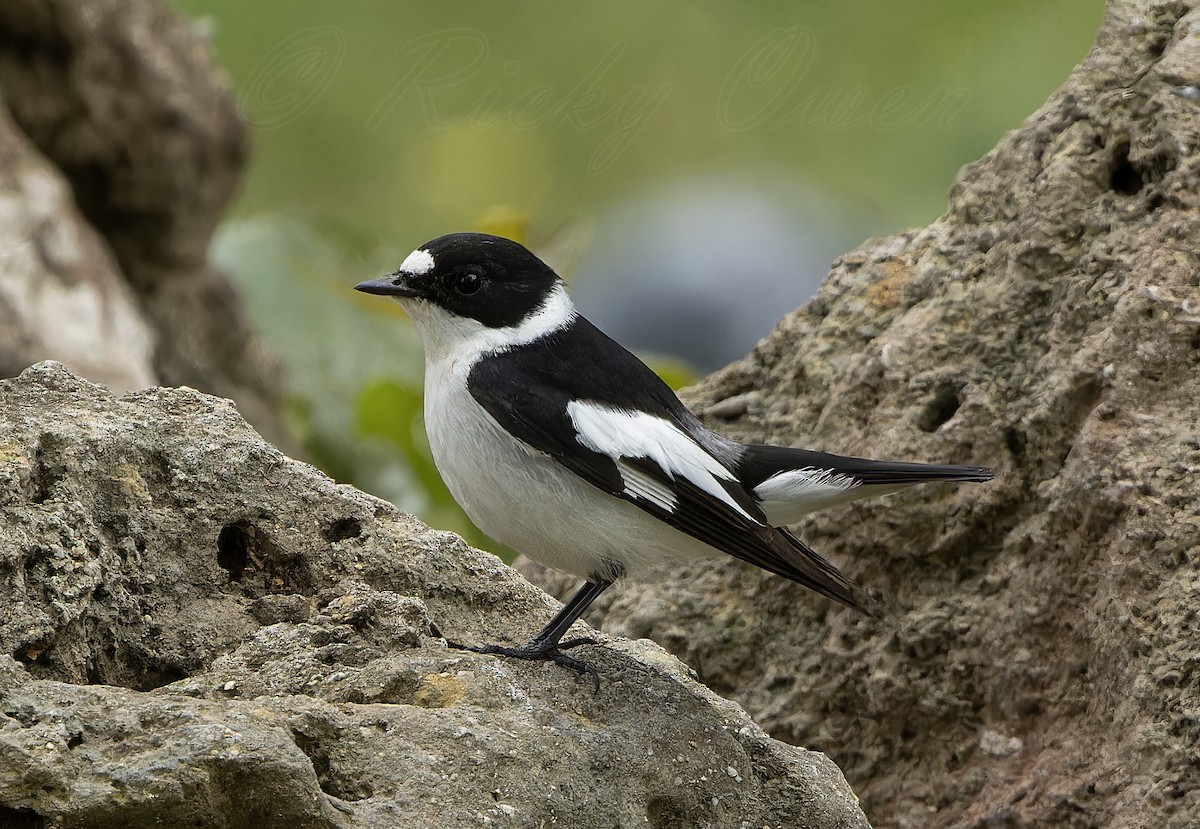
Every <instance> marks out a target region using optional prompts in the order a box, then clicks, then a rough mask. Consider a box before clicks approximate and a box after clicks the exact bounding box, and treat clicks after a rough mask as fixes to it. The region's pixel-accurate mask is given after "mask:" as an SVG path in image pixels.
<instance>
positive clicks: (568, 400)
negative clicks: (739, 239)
mask: <svg viewBox="0 0 1200 829" xmlns="http://www.w3.org/2000/svg"><path fill="white" fill-rule="evenodd" d="M356 287H357V290H359V291H365V292H366V293H370V294H380V295H383V296H388V297H392V298H394V299H396V300H398V301H399V302H400V304H401V305H402V306H403V307H404V310H405V311H406V312H407V313H408V315H409V316H410V317H411V318H412V320H413V323H414V324H415V325H416V328H417V330H418V332H419V333H420V336H421V339H422V341H423V343H424V347H425V428H426V431H427V432H428V434H429V443H430V447H431V448H432V450H433V458H434V461H435V463H436V464H437V467H438V470H439V471H440V472H441V474H442V477H443V478H444V479H445V482H446V485H447V486H448V487H449V489H450V492H451V493H452V494H453V495H454V498H455V499H456V500H457V501H458V503H459V504H460V505H461V506H462V508H463V509H464V510H465V511H466V513H467V515H468V516H470V518H471V520H472V521H474V522H475V524H476V525H477V526H478V527H479V529H481V530H482V531H483V532H485V533H487V534H488V535H490V536H491V537H492V538H494V539H496V540H497V541H500V542H503V543H504V544H507V545H508V546H509V547H512V548H513V549H515V550H518V551H520V552H523V553H526V554H527V555H529V556H531V557H532V558H534V559H536V560H538V561H541V562H543V563H545V564H548V565H550V566H551V567H555V568H557V569H560V570H565V571H568V572H571V573H575V574H578V575H580V576H583V577H584V578H586V579H587V582H586V584H584V586H583V587H582V588H581V589H580V590H579V592H578V593H576V594H575V596H574V597H573V598H572V599H571V600H570V601H569V602H568V603H567V604H566V605H565V606H564V607H563V608H562V610H561V611H560V612H559V613H558V615H557V616H555V617H554V619H553V620H552V621H551V622H550V624H549V625H547V626H546V627H545V629H543V630H542V631H541V632H540V633H538V634H537V635H536V636H535V637H534V638H533V639H532V640H531V641H530V642H529V643H528V644H526V645H524V646H522V647H515V648H514V647H501V646H498V645H488V646H485V647H480V648H471V649H472V650H478V651H482V652H485V653H498V654H504V655H507V656H512V657H518V658H523V659H551V660H554V661H555V662H558V663H559V664H562V665H566V666H569V667H572V668H575V669H576V670H581V671H582V670H588V669H587V666H586V665H584V664H583V663H582V662H580V661H579V660H576V659H574V658H572V657H570V656H568V655H567V654H565V653H563V651H564V650H565V649H567V648H568V647H572V646H574V645H576V644H580V643H582V642H585V641H590V640H571V641H569V642H562V637H563V635H564V634H565V633H566V632H567V630H568V628H570V626H571V625H572V624H573V623H574V622H575V621H576V620H577V619H578V618H579V617H580V616H581V615H582V614H583V612H584V611H585V610H586V609H587V607H588V605H590V604H591V603H592V601H594V600H595V599H596V597H597V596H599V595H600V594H601V593H602V592H603V591H604V590H605V589H606V588H608V587H609V586H610V585H611V584H612V583H613V582H614V581H615V580H616V579H617V578H619V577H620V576H621V575H623V574H625V573H636V572H637V571H639V570H643V569H644V568H646V567H647V566H649V565H653V564H658V563H660V562H662V561H664V560H669V559H699V558H707V557H711V556H720V555H721V554H726V555H730V556H733V557H735V558H739V559H741V560H743V561H748V562H750V563H751V564H754V565H757V566H759V567H761V568H763V569H765V570H769V571H770V572H772V573H775V574H777V575H780V576H783V577H784V578H788V579H791V580H792V581H796V582H799V583H800V584H802V585H804V586H805V587H808V588H810V589H812V590H815V591H816V592H818V593H820V594H822V595H824V596H828V597H829V598H831V599H833V600H835V601H837V602H841V603H842V604H844V605H847V606H849V607H851V608H855V609H857V610H860V611H865V610H866V608H865V601H864V599H863V597H862V595H861V594H860V592H859V590H858V588H856V587H855V585H854V584H853V583H852V582H851V581H850V580H849V579H847V578H846V577H845V576H843V575H842V573H840V572H839V571H838V570H837V568H835V567H834V566H833V565H832V564H830V563H829V562H827V561H826V560H825V559H823V558H822V557H821V556H820V555H818V554H817V553H816V552H814V551H813V550H811V549H809V548H808V547H807V546H806V545H805V544H804V542H802V541H801V540H800V539H799V538H797V537H796V536H795V535H793V534H792V533H791V532H790V531H789V530H787V529H785V528H784V527H783V525H785V524H789V523H793V522H795V521H797V520H799V519H800V518H801V517H802V516H804V515H806V514H808V513H810V512H812V511H813V510H817V509H822V508H825V507H829V506H832V505H834V504H840V503H844V502H846V501H851V500H855V499H858V498H865V497H870V496H874V495H882V494H886V493H889V492H894V491H896V490H898V489H902V488H904V487H906V486H909V485H911V484H919V483H926V482H929V481H986V480H989V479H990V478H991V477H992V471H991V470H990V469H985V468H982V467H975V466H937V465H928V464H917V463H899V462H890V461H873V460H864V459H861V458H850V457H841V456H838V455H829V454H825V453H823V452H811V451H807V450H804V449H790V448H785V447H781V446H760V445H747V444H741V443H737V442H735V441H732V440H729V439H727V438H724V437H721V436H720V435H718V434H716V433H714V432H712V431H710V430H709V429H707V428H706V427H705V426H704V425H703V424H702V423H701V422H700V421H699V419H698V418H697V417H696V416H695V415H693V414H692V413H691V412H690V411H688V409H687V408H686V407H685V406H684V405H683V403H682V402H680V400H679V398H678V397H676V396H675V393H674V392H672V391H671V389H670V388H669V387H668V386H667V385H666V384H665V383H663V382H662V381H661V380H660V379H659V378H658V377H657V376H656V375H655V374H654V372H653V371H651V370H650V369H649V368H648V367H647V366H646V365H645V364H644V363H642V362H641V360H639V359H638V358H637V357H635V356H634V355H633V354H631V353H629V352H628V351H626V350H625V349H624V348H622V347H621V346H620V345H618V344H617V343H616V342H614V341H613V340H611V339H609V338H608V337H607V336H605V335H604V334H603V333H602V332H601V331H599V330H598V329H597V328H596V327H595V326H593V325H592V324H591V323H590V322H588V321H587V320H586V319H585V318H584V317H582V316H581V315H580V314H579V313H578V312H577V311H576V310H575V307H574V306H573V305H572V304H571V300H570V299H569V298H568V296H567V292H566V289H565V287H564V285H563V282H562V280H561V279H560V278H559V277H558V275H557V274H556V273H555V272H554V271H553V270H552V269H551V268H550V267H548V266H547V265H546V264H545V263H543V262H542V261H541V260H540V259H538V258H537V257H536V256H534V255H533V254H532V253H530V252H529V251H528V250H526V249H525V248H524V247H522V246H521V245H519V244H517V243H516V242H512V241H509V240H507V239H502V238H499V237H496V236H487V235H483V234H479V233H454V234H450V235H448V236H442V237H439V238H437V239H434V240H433V241H431V242H428V243H427V244H425V245H423V246H422V247H420V248H419V249H417V250H416V251H414V252H413V253H412V254H410V255H409V256H408V258H406V259H405V260H404V262H403V264H401V265H400V267H399V268H398V269H397V270H396V271H394V272H393V273H390V274H388V275H387V276H385V277H382V278H380V279H375V280H372V281H369V282H363V283H361V284H359V285H358V286H356Z"/></svg>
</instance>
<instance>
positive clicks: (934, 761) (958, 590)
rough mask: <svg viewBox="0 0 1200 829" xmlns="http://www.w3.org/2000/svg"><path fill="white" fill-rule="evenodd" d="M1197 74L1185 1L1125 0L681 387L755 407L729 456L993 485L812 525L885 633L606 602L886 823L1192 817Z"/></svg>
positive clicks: (827, 611)
mask: <svg viewBox="0 0 1200 829" xmlns="http://www.w3.org/2000/svg"><path fill="white" fill-rule="evenodd" d="M1198 71H1200V9H1198V8H1197V4H1196V3H1195V2H1149V0H1114V2H1111V3H1110V4H1109V9H1108V13H1107V16H1106V19H1105V23H1104V26H1103V28H1102V30H1101V32H1100V35H1099V37H1098V39H1097V43H1096V47H1095V49H1094V50H1093V51H1092V53H1091V54H1090V55H1089V56H1088V57H1087V59H1086V60H1085V61H1084V62H1083V63H1082V64H1081V65H1080V66H1079V67H1078V69H1077V70H1076V71H1075V72H1074V73H1073V74H1072V76H1071V77H1070V78H1069V79H1068V80H1067V81H1066V83H1065V84H1064V85H1063V87H1062V88H1061V89H1060V90H1059V91H1057V92H1056V93H1054V94H1053V95H1052V96H1051V97H1050V99H1049V100H1048V101H1047V103H1046V104H1045V105H1044V106H1043V107H1042V108H1041V109H1040V110H1038V112H1036V113H1035V114H1034V115H1033V116H1031V117H1030V118H1029V119H1028V121H1026V123H1025V124H1024V125H1023V126H1022V127H1021V128H1020V129H1018V130H1016V131H1015V132H1013V133H1011V134H1009V135H1007V136H1005V137H1004V138H1003V139H1002V140H1001V141H1000V143H999V145H998V146H997V147H996V149H995V150H993V151H992V152H991V153H989V154H988V155H987V156H986V157H985V158H983V159H982V160H981V161H979V162H977V163H976V164H973V165H971V166H969V167H967V168H965V169H964V170H963V171H962V173H961V174H960V176H959V179H958V181H957V182H956V183H955V185H954V187H953V189H952V190H951V193H950V203H949V209H948V211H947V213H946V215H945V216H943V217H942V218H941V219H939V220H938V221H937V222H935V223H934V224H933V225H931V226H930V227H928V228H926V229H923V230H919V231H913V232H910V233H905V234H901V235H899V236H896V237H892V238H890V239H879V240H873V241H870V242H868V243H866V244H865V245H863V246H862V247H860V248H859V249H857V250H855V251H852V252H851V253H848V254H847V255H845V256H843V257H842V258H841V259H840V260H839V261H838V262H837V263H836V265H835V266H834V268H833V271H832V272H831V274H830V276H829V278H828V279H827V280H826V282H825V284H824V286H823V287H822V289H821V291H820V292H819V293H818V295H817V296H816V297H815V298H814V299H813V300H812V301H811V302H810V303H809V304H808V305H806V306H805V307H804V308H802V309H800V310H799V311H797V312H795V313H794V314H792V315H790V316H789V317H787V318H786V319H785V320H784V321H783V322H782V323H781V324H780V326H779V327H778V328H777V329H776V330H775V332H774V334H773V335H772V336H771V337H770V338H769V339H767V340H766V341H765V342H764V343H763V344H761V345H760V346H759V347H758V348H756V349H755V350H754V352H753V353H751V354H750V355H749V356H748V357H747V358H746V359H745V360H742V361H740V362H738V363H735V364H733V365H732V366H730V367H728V368H727V369H725V370H723V371H721V372H719V373H717V374H716V375H714V376H712V377H710V378H709V379H707V380H706V381H705V382H703V383H702V384H701V385H700V386H698V387H697V388H695V389H693V390H692V391H691V394H690V402H691V403H692V404H693V406H694V408H695V409H696V410H697V411H701V412H704V411H706V410H710V409H708V407H711V406H715V405H717V404H718V402H719V401H723V400H727V399H729V398H732V397H735V396H738V395H744V394H746V393H748V392H755V391H756V392H759V396H758V397H757V398H753V399H750V400H749V401H748V405H747V406H746V409H745V412H744V413H743V414H742V415H741V416H740V417H737V418H726V419H719V418H720V414H719V413H718V416H717V417H714V418H713V419H712V423H711V425H712V426H713V427H714V428H718V429H720V430H721V431H723V432H725V433H726V434H729V435H730V436H732V437H736V438H739V439H745V440H754V441H768V442H776V443H783V444H795V445H803V446H807V447H810V448H815V449H825V450H829V451H835V452H843V453H849V454H862V455H868V456H875V457H894V458H901V459H903V458H909V459H914V460H925V461H947V462H963V463H980V464H987V465H994V466H995V467H997V469H998V471H999V476H998V479H997V480H996V481H994V482H993V483H991V484H988V485H986V486H970V487H965V486H964V487H945V488H924V489H922V490H919V491H917V490H914V491H911V492H908V493H904V494H901V495H896V496H893V497H892V498H890V499H885V500H879V501H875V502H867V503H862V504H858V505H853V506H847V507H844V508H841V509H837V510H831V511H828V512H826V513H824V514H820V515H818V516H815V517H813V518H812V519H811V520H809V521H807V522H806V523H805V524H803V525H802V526H801V527H800V528H799V529H800V533H801V535H802V536H803V537H804V538H805V539H806V540H808V541H809V542H811V543H812V544H813V546H815V547H816V548H817V549H819V550H822V551H824V552H825V553H827V554H828V555H829V556H830V557H831V558H832V559H833V560H835V561H836V562H837V563H839V564H840V565H842V566H844V567H845V568H846V569H847V570H848V571H849V572H850V573H851V574H852V575H853V576H854V577H855V578H856V579H857V580H858V581H859V582H860V583H862V584H865V585H867V586H869V587H870V588H871V589H872V590H873V591H875V592H876V593H877V594H878V595H879V596H881V597H882V598H883V600H884V601H885V602H886V604H887V605H888V606H889V607H890V608H891V610H890V614H889V616H888V617H887V618H884V619H881V620H878V621H876V620H871V619H866V618H862V617H858V616H855V615H853V614H852V613H850V612H847V611H843V610H840V609H835V608H831V607H830V606H829V604H828V603H827V602H825V601H822V600H819V599H816V598H815V597H813V596H812V594H810V593H806V592H805V591H804V590H803V589H801V588H798V587H796V586H794V585H790V584H787V583H785V582H783V581H782V580H779V579H776V578H773V577H771V576H768V575H765V574H762V573H760V572H758V571H755V570H753V569H751V568H748V567H743V566H740V565H737V564H729V565H725V566H714V567H708V568H694V569H690V570H686V571H682V572H680V571H676V572H675V573H672V574H671V576H670V578H669V579H667V580H664V581H663V582H661V583H659V584H648V585H643V586H640V587H629V588H627V589H626V591H625V592H624V593H618V594H615V595H614V596H612V597H611V599H609V600H608V602H607V604H606V605H602V606H601V608H600V615H601V616H602V617H603V621H604V626H605V630H606V631H608V632H609V633H615V634H619V635H624V636H637V637H643V636H648V637H651V638H654V639H655V640H657V641H659V642H661V643H663V644H664V645H666V646H667V647H668V649H669V650H671V651H672V652H673V653H675V654H677V655H678V656H679V657H680V658H681V659H683V660H684V661H685V662H687V663H688V664H689V665H692V666H694V667H695V668H696V670H697V671H698V672H699V675H700V678H701V679H702V680H703V681H704V682H706V683H707V684H708V685H709V686H710V687H712V688H713V689H714V690H716V691H717V692H718V693H721V694H725V695H731V696H733V697H734V698H735V699H737V700H738V701H739V702H740V703H741V704H742V705H744V706H745V708H746V709H747V710H748V711H749V712H750V713H751V714H752V715H753V716H754V717H755V718H756V719H757V720H758V721H759V722H760V723H762V724H763V726H764V727H765V728H766V730H767V731H768V732H769V733H771V734H772V735H774V736H776V737H778V738H781V739H783V740H786V741H788V742H793V743H797V744H803V745H806V746H809V747H812V748H818V749H820V750H822V751H825V752H827V753H828V754H829V756H830V757H832V758H833V759H834V760H835V761H837V762H838V764H839V765H840V766H841V767H842V769H843V770H844V771H845V772H846V776H847V778H848V779H849V781H850V782H851V784H852V785H853V786H854V788H855V790H856V791H857V792H858V793H859V795H860V796H861V797H862V798H863V802H864V806H865V809H866V811H867V813H868V814H869V815H871V817H872V820H874V821H876V822H877V823H878V824H879V825H884V826H896V827H977V826H1002V827H1017V826H1019V827H1028V828H1032V827H1046V828H1047V829H1049V827H1056V828H1057V827H1097V826H1113V827H1117V826H1120V827H1179V829H1183V827H1194V826H1200V761H1198V758H1200V755H1198V754H1197V748H1196V747H1197V746H1198V745H1200V718H1198V717H1197V712H1200V670H1198V666H1200V660H1198V659H1197V654H1200V617H1198V616H1197V610H1196V608H1197V607H1198V606H1200V575H1198V573H1200V569H1198V564H1200V517H1198V516H1200V485H1198V483H1197V475H1198V474H1200V431H1198V428H1197V412H1200V292H1198V289H1197V284H1198V282H1197V273H1200V256H1198V250H1200V243H1198V240H1200V109H1198V108H1197V104H1196V102H1195V100H1194V99H1193V98H1192V97H1190V96H1188V95H1186V94H1181V93H1180V91H1179V90H1180V89H1186V88H1187V87H1188V86H1195V85H1196V84H1197V82H1198V81H1200V75H1198V74H1197V73H1198ZM710 411H711V410H710ZM606 598H608V597H606ZM605 607H607V608H608V610H607V614H605V613H604V608H605ZM593 618H596V617H593ZM997 738H998V739H997Z"/></svg>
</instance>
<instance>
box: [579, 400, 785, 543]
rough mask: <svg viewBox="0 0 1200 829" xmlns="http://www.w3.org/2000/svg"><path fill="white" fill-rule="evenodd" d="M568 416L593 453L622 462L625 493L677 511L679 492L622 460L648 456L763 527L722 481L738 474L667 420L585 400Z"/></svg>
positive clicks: (619, 467) (580, 439)
mask: <svg viewBox="0 0 1200 829" xmlns="http://www.w3.org/2000/svg"><path fill="white" fill-rule="evenodd" d="M567 416H568V417H570V418H571V423H572V424H573V425H574V426H575V439H576V440H578V441H579V442H580V443H581V444H582V445H584V446H586V447H587V448H588V449H591V450H592V451H593V452H599V453H601V454H603V455H608V456H609V457H610V458H612V459H613V460H615V461H617V468H618V469H619V470H620V472H621V480H622V481H623V482H624V484H625V492H626V494H628V495H631V496H633V497H634V498H641V499H642V500H646V501H650V502H652V503H655V504H657V505H658V506H661V507H664V508H666V509H674V507H675V505H676V504H677V503H678V499H677V498H676V496H675V493H674V492H672V491H670V488H669V487H665V486H664V485H663V483H662V482H661V481H656V480H655V479H654V478H653V477H652V476H650V475H647V474H645V473H644V472H641V471H640V470H638V469H636V468H634V467H631V466H630V465H629V464H623V463H621V462H620V461H621V458H646V459H648V460H651V461H653V462H654V463H656V464H657V465H658V467H659V469H661V470H663V472H665V473H666V474H667V476H668V477H669V478H671V479H672V480H674V479H675V478H676V476H682V477H683V478H685V479H686V480H688V481H690V482H691V483H692V484H693V485H694V486H696V487H697V488H699V489H700V490H701V491H703V492H706V493H708V494H709V495H711V496H712V497H713V498H716V499H717V500H718V501H721V502H722V503H723V504H726V505H727V506H730V507H732V508H733V509H735V510H737V512H738V513H739V514H741V515H742V516H744V517H745V518H746V519H748V520H750V521H753V522H754V523H755V524H759V525H762V522H761V521H759V520H758V519H756V518H754V517H753V516H752V515H750V514H749V513H748V512H746V510H744V509H743V508H742V506H741V505H740V504H739V503H738V502H737V501H735V500H734V499H733V497H732V496H731V495H730V494H729V493H728V492H727V491H726V490H725V487H723V486H722V485H721V484H720V480H725V481H734V480H736V479H735V478H734V476H733V474H732V473H731V472H730V471H729V470H728V469H726V468H725V467H724V466H722V465H721V463H720V461H718V460H717V459H716V458H714V457H713V456H712V455H710V454H708V452H706V451H704V449H703V448H701V447H700V445H699V444H697V443H696V442H695V441H694V440H692V439H691V438H690V437H688V436H687V435H686V434H684V433H683V432H682V431H680V430H679V429H678V428H676V427H675V426H674V425H673V424H671V423H670V422H668V421H666V420H664V419H663V418H661V417H656V416H654V415H651V414H646V413H645V412H632V411H628V410H626V409H616V408H613V407H612V406H605V405H602V404H600V403H591V402H585V401H581V400H572V401H571V402H570V403H568V404H567ZM718 479H720V480H718ZM667 496H669V497H667Z"/></svg>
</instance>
